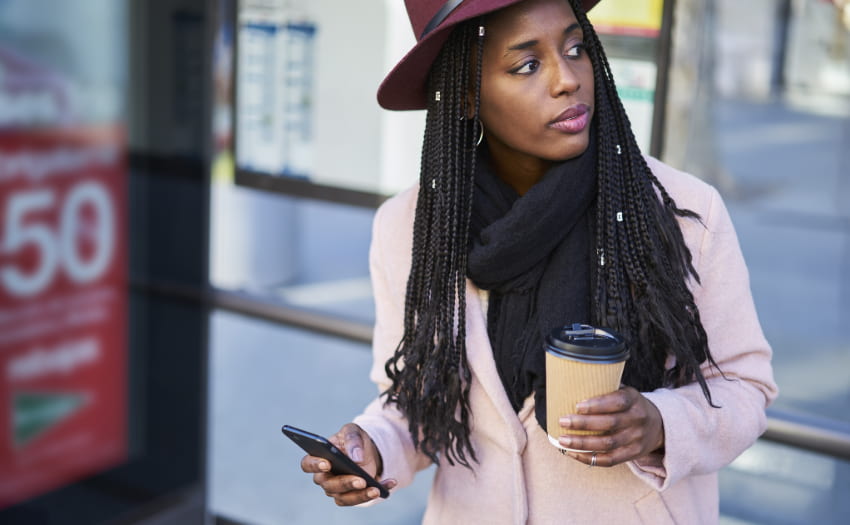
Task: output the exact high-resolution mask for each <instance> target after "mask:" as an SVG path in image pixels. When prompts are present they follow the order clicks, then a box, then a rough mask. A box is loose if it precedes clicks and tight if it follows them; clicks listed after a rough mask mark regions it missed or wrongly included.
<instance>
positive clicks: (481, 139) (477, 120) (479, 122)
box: [475, 117, 484, 148]
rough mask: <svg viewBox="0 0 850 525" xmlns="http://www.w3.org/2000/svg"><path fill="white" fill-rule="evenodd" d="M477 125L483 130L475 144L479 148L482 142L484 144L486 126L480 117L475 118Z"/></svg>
mask: <svg viewBox="0 0 850 525" xmlns="http://www.w3.org/2000/svg"><path fill="white" fill-rule="evenodd" d="M475 123H476V124H478V127H479V128H480V129H481V133H480V134H479V135H478V141H477V142H476V143H475V147H476V148H477V147H478V146H480V145H481V143H482V142H484V124H483V123H482V122H481V119H480V118H478V117H475Z"/></svg>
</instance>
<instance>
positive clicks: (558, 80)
mask: <svg viewBox="0 0 850 525" xmlns="http://www.w3.org/2000/svg"><path fill="white" fill-rule="evenodd" d="M556 63H557V66H556V67H555V68H553V70H552V73H551V74H552V78H551V79H550V85H551V94H552V96H553V97H558V96H561V95H565V94H566V95H569V94H572V93H575V92H576V91H578V90H579V89H580V88H581V83H580V82H579V78H578V75H577V74H576V71H575V69H574V65H573V64H571V63H570V59H568V58H562V59H561V60H558V61H557V62H556Z"/></svg>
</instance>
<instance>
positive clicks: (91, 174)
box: [0, 127, 127, 508]
mask: <svg viewBox="0 0 850 525" xmlns="http://www.w3.org/2000/svg"><path fill="white" fill-rule="evenodd" d="M125 150H126V147H125V138H124V132H123V130H122V129H120V128H116V127H84V128H75V129H73V130H68V129H66V128H53V129H50V130H49V131H23V130H19V131H9V132H0V508H3V507H6V506H10V505H12V504H15V503H17V502H19V501H22V500H24V499H28V498H30V497H33V496H36V495H39V494H41V493H43V492H46V491H49V490H52V489H55V488H58V487H61V486H63V485H65V484H68V483H70V482H73V481H75V480H77V479H80V478H82V477H85V476H88V475H92V474H94V473H97V472H100V471H103V470H105V469H107V468H110V467H112V466H115V465H117V464H119V463H121V462H122V461H123V460H124V459H125V458H126V455H127V413H126V407H127V380H126V378H127V351H126V348H127V341H126V338H127V270H126V266H127V256H126V252H127V246H126V235H125V229H126V228H125V226H126V196H125V194H126V178H127V170H126V159H125Z"/></svg>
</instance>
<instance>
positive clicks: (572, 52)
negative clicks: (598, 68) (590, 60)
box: [564, 44, 584, 58]
mask: <svg viewBox="0 0 850 525" xmlns="http://www.w3.org/2000/svg"><path fill="white" fill-rule="evenodd" d="M582 53H584V44H576V45H574V46H572V47H570V48H569V49H567V52H566V53H564V56H568V57H570V58H579V57H581V55H582Z"/></svg>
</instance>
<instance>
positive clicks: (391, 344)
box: [354, 190, 431, 487]
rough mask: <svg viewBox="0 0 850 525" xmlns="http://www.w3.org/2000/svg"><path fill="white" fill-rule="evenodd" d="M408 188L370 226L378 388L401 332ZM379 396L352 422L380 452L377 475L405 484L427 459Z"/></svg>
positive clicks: (383, 387) (406, 267) (373, 375)
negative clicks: (405, 208) (378, 472)
mask: <svg viewBox="0 0 850 525" xmlns="http://www.w3.org/2000/svg"><path fill="white" fill-rule="evenodd" d="M412 191H413V190H408V192H405V193H403V194H401V195H399V196H398V197H396V198H394V199H391V200H389V201H387V202H386V203H385V204H384V205H383V206H382V207H381V208H379V209H378V212H377V213H376V215H375V220H374V222H373V226H372V243H371V246H370V249H369V268H370V274H371V279H372V287H373V292H374V298H375V328H374V334H373V340H372V353H373V362H372V370H371V373H370V378H371V380H372V381H373V382H374V383H375V384H376V385H377V387H378V393H379V394H380V393H382V392H384V391H386V390H387V389H388V388H389V387H390V384H391V383H390V381H389V379H388V378H387V375H386V372H385V370H384V364H385V363H386V362H387V359H389V358H390V357H392V355H393V353H394V352H395V349H396V347H397V346H398V343H399V342H400V341H401V338H402V335H403V334H404V301H405V292H406V288H407V274H408V272H409V268H410V262H409V261H410V249H409V247H410V242H411V241H410V239H411V238H412V234H411V233H412V224H409V221H408V220H404V219H399V217H405V218H406V217H412V212H411V213H403V212H404V210H403V208H404V207H406V206H414V205H415V201H414V199H412V198H411V197H412V195H411V194H410V193H411V192H412ZM413 196H415V193H413ZM399 208H402V209H399ZM384 401H385V397H383V396H380V395H379V397H376V398H375V399H374V400H373V401H372V402H371V403H370V404H369V405H368V406H367V407H366V409H365V410H364V412H363V413H362V414H361V415H359V416H357V417H356V418H355V419H354V422H355V423H356V424H358V425H360V427H362V428H363V429H364V430H365V431H366V433H368V434H369V436H370V437H371V438H372V440H373V441H374V442H375V445H376V446H377V447H378V450H379V451H380V453H381V459H382V461H383V472H382V474H381V478H382V479H390V478H393V479H396V480H397V481H398V487H404V486H406V485H409V484H410V483H411V482H412V481H413V477H414V475H415V474H416V472H417V471H419V470H422V469H424V468H426V467H428V466H429V465H430V463H431V462H430V460H429V459H428V457H427V456H425V455H424V454H421V453H419V452H417V451H416V449H415V447H414V446H413V439H412V437H411V435H410V432H409V430H408V422H407V419H406V418H405V417H404V415H403V414H401V412H400V411H399V410H398V409H397V408H396V407H395V405H388V404H386V403H385V402H384Z"/></svg>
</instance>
